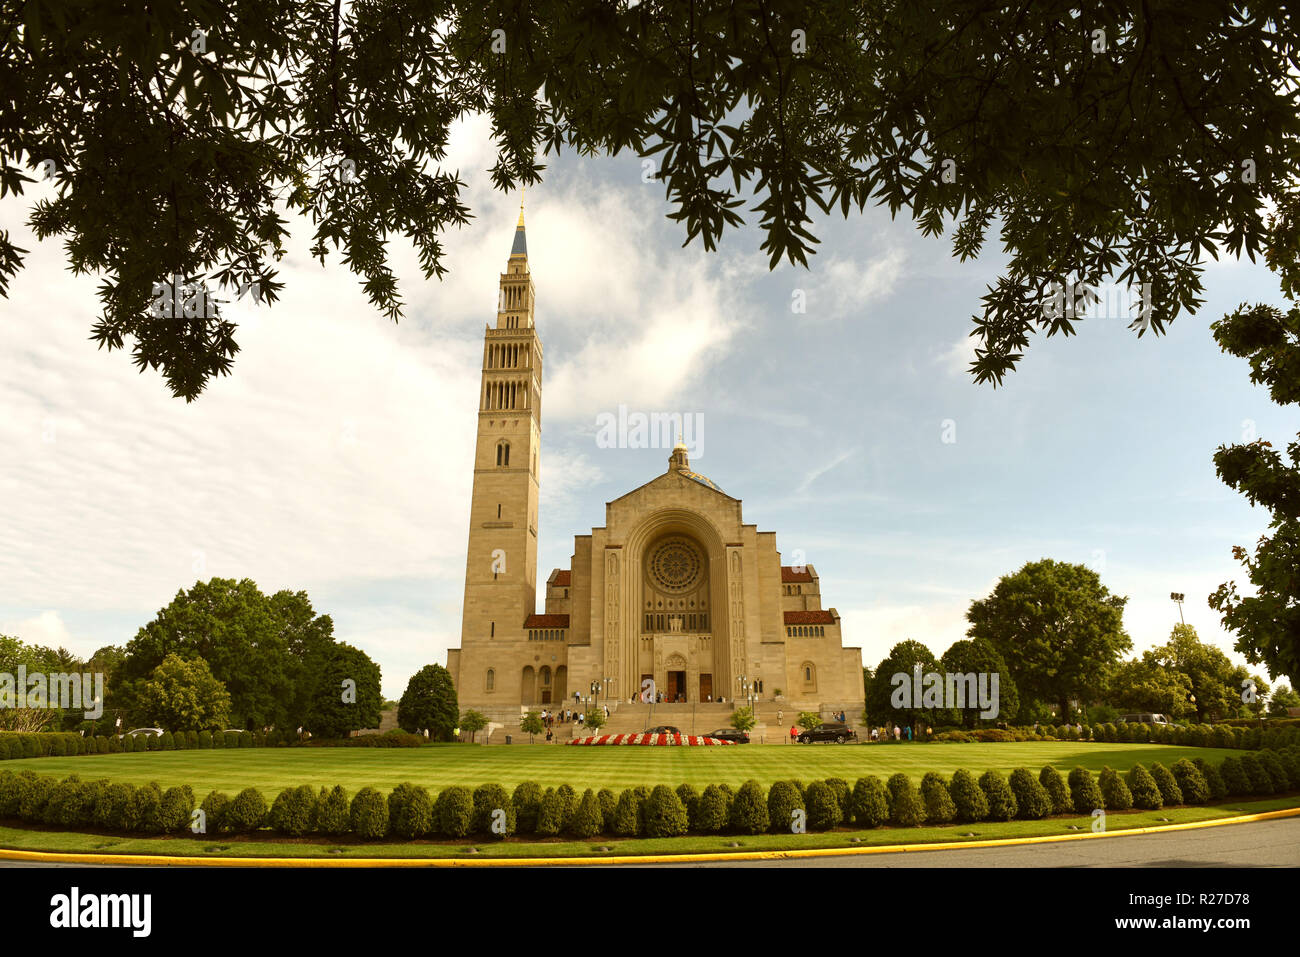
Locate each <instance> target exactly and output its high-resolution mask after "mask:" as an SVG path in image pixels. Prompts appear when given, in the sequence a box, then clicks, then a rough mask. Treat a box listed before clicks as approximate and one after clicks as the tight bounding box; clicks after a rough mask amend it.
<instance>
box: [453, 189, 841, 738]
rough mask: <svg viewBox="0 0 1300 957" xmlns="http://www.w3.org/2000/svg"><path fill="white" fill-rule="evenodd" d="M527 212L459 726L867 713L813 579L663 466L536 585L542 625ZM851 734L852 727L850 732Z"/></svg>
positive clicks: (720, 496)
mask: <svg viewBox="0 0 1300 957" xmlns="http://www.w3.org/2000/svg"><path fill="white" fill-rule="evenodd" d="M535 295H536V291H535V289H534V286H533V280H532V276H531V274H530V272H529V269H528V246H527V241H526V238H525V232H524V217H523V212H522V210H521V211H520V215H519V223H518V226H517V227H516V229H515V237H514V244H513V246H512V248H511V250H510V257H509V260H508V261H507V264H506V271H505V272H504V273H502V274H501V280H500V294H499V300H498V307H497V319H496V325H495V326H494V327H493V326H489V327H487V329H486V332H485V335H484V345H483V375H482V387H481V389H480V393H479V410H478V442H477V447H476V450H475V458H474V485H473V493H472V499H471V503H470V517H469V551H468V556H467V560H466V566H465V603H464V613H463V620H462V625H461V644H460V647H459V648H453V649H451V650H450V651H449V652H448V659H447V667H448V669H449V670H450V671H451V674H452V677H453V680H454V681H455V683H456V690H457V695H458V698H459V701H460V706H461V708H462V709H468V708H473V709H475V710H478V711H481V712H483V713H484V714H485V715H487V716H488V717H489V718H490V719H491V720H492V721H494V722H501V723H503V724H507V725H512V726H515V727H517V726H518V721H519V717H520V715H521V713H523V712H524V711H527V710H534V709H538V708H544V707H546V706H548V705H558V704H560V703H561V702H567V703H572V700H573V695H574V693H575V692H581V693H582V694H584V695H585V694H587V693H588V692H589V691H590V690H592V689H599V694H600V697H601V698H602V699H603V700H605V701H608V702H613V703H618V702H630V701H632V700H634V698H637V697H639V696H641V695H642V694H645V693H649V694H653V695H654V696H655V697H656V698H657V699H659V700H664V701H671V702H679V701H684V702H717V701H719V700H721V701H724V702H731V701H734V700H736V699H737V698H745V697H746V696H747V695H749V696H755V697H757V699H758V701H759V702H760V703H762V702H767V703H769V704H770V703H771V702H781V703H783V704H784V707H785V708H787V709H788V710H789V711H790V712H791V713H795V712H797V711H799V710H810V711H819V712H821V713H822V714H823V715H831V714H834V713H836V712H839V711H843V712H846V713H847V714H849V715H857V714H859V713H860V712H861V710H862V698H863V691H862V654H861V649H860V648H856V647H847V648H846V647H844V644H843V636H842V634H841V631H840V616H839V615H838V614H837V613H836V611H835V609H834V608H830V609H823V608H822V598H821V591H820V587H819V582H818V577H817V572H816V570H815V569H814V568H813V566H812V565H782V564H781V553H780V551H778V549H777V541H776V534H775V533H774V532H761V531H759V530H758V527H757V526H755V525H748V524H746V523H745V518H744V515H743V513H742V510H741V500H740V499H739V498H736V497H734V496H732V495H731V494H729V493H728V492H727V491H725V490H724V489H722V488H720V487H719V486H718V484H717V483H716V482H714V481H713V480H711V479H709V478H708V477H706V476H704V475H701V474H699V473H698V472H695V471H693V470H692V469H691V463H690V461H689V457H688V450H687V447H686V446H685V445H684V444H682V443H681V442H679V443H678V445H677V447H676V448H675V449H673V451H672V454H671V456H670V457H669V458H668V461H667V463H666V465H667V468H666V470H665V471H664V472H662V473H661V474H659V475H657V476H655V477H654V478H652V479H650V481H648V482H646V483H645V484H644V485H642V486H640V487H639V488H636V489H633V490H632V491H630V492H628V493H626V494H625V495H622V496H620V497H619V498H616V499H615V500H614V501H612V502H609V503H607V504H606V506H605V524H604V525H603V526H601V527H599V528H593V529H591V531H590V532H589V533H587V534H581V535H577V536H575V538H574V542H573V554H572V557H571V558H570V560H569V567H568V568H557V569H554V570H552V571H551V572H550V573H549V574H548V575H547V576H546V582H545V594H544V596H543V598H544V601H545V606H544V610H543V611H542V612H540V613H539V612H538V611H537V607H536V602H537V578H538V570H537V529H538V514H537V507H538V489H539V484H540V481H541V476H540V474H539V471H538V449H539V446H540V442H541V408H542V401H541V400H542V357H543V353H542V343H541V339H540V338H539V337H538V335H537V328H536V326H535V324H534V303H535ZM850 720H853V719H852V718H851V719H850Z"/></svg>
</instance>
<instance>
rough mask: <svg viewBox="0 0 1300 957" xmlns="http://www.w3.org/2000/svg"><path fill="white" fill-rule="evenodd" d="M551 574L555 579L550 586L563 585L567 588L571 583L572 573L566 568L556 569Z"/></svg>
mask: <svg viewBox="0 0 1300 957" xmlns="http://www.w3.org/2000/svg"><path fill="white" fill-rule="evenodd" d="M553 574H554V575H555V579H554V581H552V582H551V584H552V585H564V586H566V587H567V586H569V585H571V584H572V583H573V572H571V571H570V570H569V569H567V568H557V569H556V570H555V571H554V573H553Z"/></svg>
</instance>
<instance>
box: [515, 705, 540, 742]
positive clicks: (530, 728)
mask: <svg viewBox="0 0 1300 957" xmlns="http://www.w3.org/2000/svg"><path fill="white" fill-rule="evenodd" d="M519 730H520V731H524V732H526V733H527V734H528V743H529V744H532V743H533V735H535V734H541V733H543V732H544V731H545V730H546V728H545V726H544V725H543V724H542V713H541V712H540V711H530V712H528V713H527V714H526V715H524V717H523V719H522V720H521V721H520V722H519Z"/></svg>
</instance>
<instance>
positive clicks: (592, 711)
mask: <svg viewBox="0 0 1300 957" xmlns="http://www.w3.org/2000/svg"><path fill="white" fill-rule="evenodd" d="M582 726H583V727H584V728H586V729H587V731H588V732H590V733H591V734H596V733H598V732H599V731H600V729H601V728H603V727H604V726H605V712H603V711H601V710H600V709H599V708H588V709H587V710H586V711H584V712H583V713H582Z"/></svg>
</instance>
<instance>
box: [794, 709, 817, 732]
mask: <svg viewBox="0 0 1300 957" xmlns="http://www.w3.org/2000/svg"><path fill="white" fill-rule="evenodd" d="M795 723H796V724H797V725H799V727H801V728H803V729H804V730H805V731H811V730H812V729H813V728H820V727H821V726H822V718H821V715H819V714H818V713H817V712H816V711H801V712H799V719H798V721H796V722H795Z"/></svg>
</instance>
